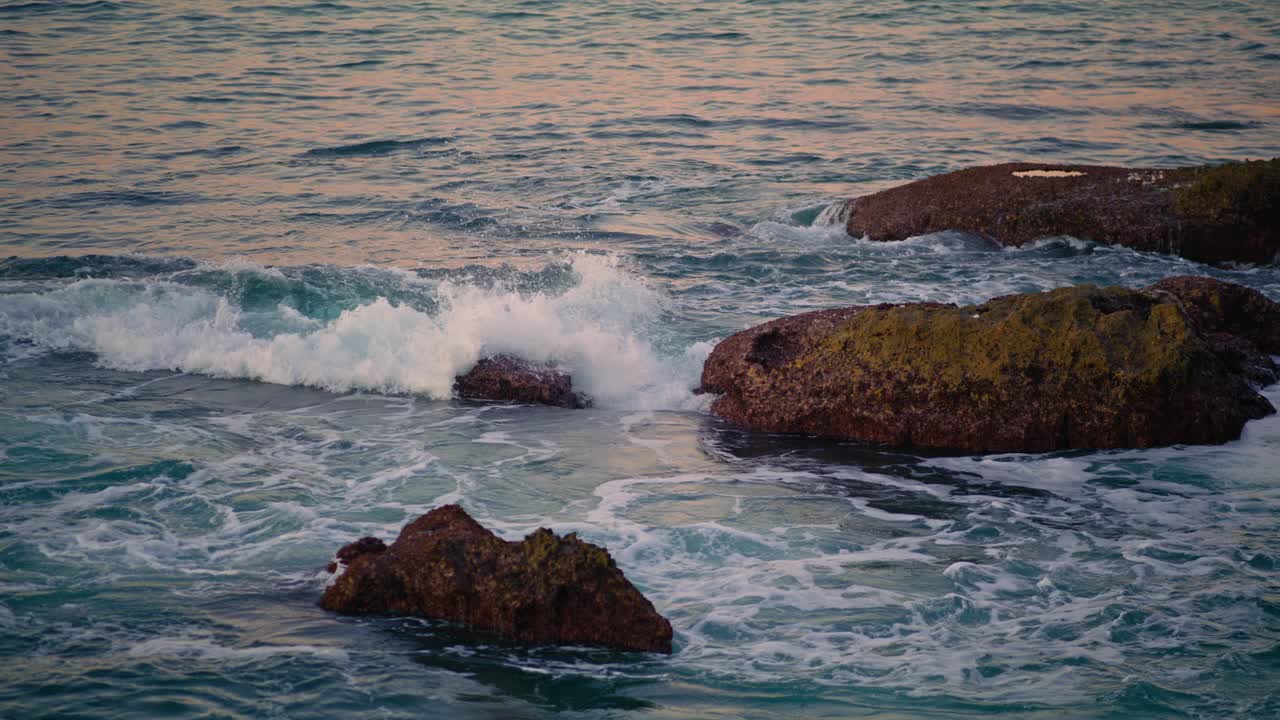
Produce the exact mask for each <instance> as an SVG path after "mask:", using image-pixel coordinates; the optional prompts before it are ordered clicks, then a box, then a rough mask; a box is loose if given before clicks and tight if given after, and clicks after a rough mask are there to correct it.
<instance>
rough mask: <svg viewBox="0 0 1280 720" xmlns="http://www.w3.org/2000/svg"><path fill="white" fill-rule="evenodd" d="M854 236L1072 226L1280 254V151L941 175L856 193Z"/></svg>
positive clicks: (1014, 242)
mask: <svg viewBox="0 0 1280 720" xmlns="http://www.w3.org/2000/svg"><path fill="white" fill-rule="evenodd" d="M845 212H846V213H847V223H846V229H847V230H848V231H849V234H851V235H854V236H855V237H868V238H870V239H872V240H904V239H906V238H908V237H912V236H915V235H923V234H926V233H931V232H938V231H941V230H959V231H963V232H970V233H975V234H978V235H982V236H984V237H986V238H988V239H991V240H993V241H995V242H998V243H1000V244H1002V245H1010V246H1021V245H1023V244H1025V243H1027V242H1030V241H1032V240H1035V239H1036V238H1040V237H1045V236H1052V235H1071V236H1074V237H1079V238H1086V239H1089V240H1094V241H1097V242H1102V243H1109V244H1115V245H1124V246H1127V247H1132V248H1135V249H1137V250H1147V251H1153V252H1164V253H1171V254H1174V255H1181V256H1183V257H1186V258H1189V259H1192V260H1197V261H1200V262H1208V263H1223V262H1253V263H1270V262H1274V261H1275V260H1276V257H1277V254H1280V159H1272V160H1265V161H1263V160H1259V161H1252V162H1243V163H1231V164H1227V165H1220V166H1216V167H1198V168H1176V169H1167V170H1153V169H1135V168H1121V167H1105V166H1095V165H1040V164H1033V163H1007V164H1003V165H990V166H984V167H976V168H969V169H966V170H959V171H956V172H951V173H946V174H944V175H936V176H934V177H930V178H925V179H923V180H918V181H916V182H913V183H908V184H906V185H902V186H899V187H895V188H890V189H888V190H884V191H882V192H878V193H874V194H871V195H866V196H863V197H859V198H854V199H853V200H850V201H849V203H848V205H847V207H846V209H845Z"/></svg>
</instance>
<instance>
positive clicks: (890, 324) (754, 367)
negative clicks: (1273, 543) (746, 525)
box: [702, 278, 1280, 452]
mask: <svg viewBox="0 0 1280 720" xmlns="http://www.w3.org/2000/svg"><path fill="white" fill-rule="evenodd" d="M1213 297H1217V298H1218V299H1219V301H1220V303H1222V304H1223V306H1224V307H1225V306H1226V305H1229V304H1231V303H1235V302H1239V301H1240V299H1241V298H1243V297H1247V298H1248V299H1249V302H1252V303H1255V304H1256V308H1255V309H1256V310H1257V311H1258V312H1262V313H1264V314H1268V315H1267V317H1275V315H1274V314H1275V313H1276V312H1277V311H1280V307H1278V306H1277V305H1276V303H1274V302H1271V301H1270V300H1268V299H1267V298H1265V297H1263V296H1262V295H1261V294H1259V293H1256V292H1255V291H1252V290H1249V289H1247V288H1241V287H1240V286H1236V285H1232V284H1230V283H1222V282H1219V281H1215V280H1211V279H1208V278H1193V279H1186V278H1178V279H1173V280H1167V281H1164V282H1163V283H1161V284H1160V285H1157V286H1155V287H1154V288H1149V289H1148V290H1145V291H1138V290H1129V289H1125V288H1119V287H1109V288H1099V287H1095V286H1091V285H1084V286H1079V287H1071V288H1062V289H1058V290H1053V291H1050V292H1045V293H1033V294H1025V295H1011V296H1007V297H1001V298H996V299H994V300H991V301H989V302H987V303H984V304H982V305H977V306H965V307H958V306H955V305H942V304H936V303H918V304H910V305H878V306H867V307H851V308H844V309H838V310H825V311H819V312H812V313H806V314H803V315H796V316H793V317H786V318H781V319H779V320H774V321H772V322H767V323H764V324H763V325H759V326H757V327H754V328H751V329H749V330H745V331H743V332H740V333H737V334H736V335H733V336H731V337H729V338H727V339H726V340H724V341H723V342H721V343H720V344H719V345H718V346H717V347H716V348H715V350H714V351H713V352H712V353H711V355H710V357H709V358H708V359H707V362H706V365H705V366H704V368H703V374H702V384H703V388H704V390H707V391H709V392H715V393H721V394H722V395H721V397H719V398H718V399H717V400H716V401H715V403H714V404H713V405H712V408H711V409H712V412H714V413H715V414H717V415H720V416H722V417H724V418H726V419H728V420H730V421H732V422H734V423H737V424H740V425H743V426H746V427H748V428H753V429H758V430H764V431H771V432H788V433H805V434H811V435H823V436H830V437H838V438H849V439H855V440H861V441H867V442H873V443H883V444H887V445H892V446H917V447H928V448H938V449H950V450H960V451H966V452H1044V451H1052V450H1061V449H1067V448H1124V447H1149V446H1155V445H1169V444H1175V443H1220V442H1225V441H1228V440H1232V439H1235V438H1237V437H1239V435H1240V431H1241V429H1242V427H1243V426H1244V424H1245V422H1246V421H1248V420H1251V419H1254V418H1259V417H1263V416H1264V415H1267V414H1270V413H1272V412H1274V411H1275V410H1274V408H1273V407H1272V406H1271V403H1270V402H1269V401H1268V400H1267V399H1266V398H1264V397H1262V396H1261V395H1259V394H1258V392H1257V391H1256V390H1255V389H1254V387H1253V385H1252V384H1251V382H1250V381H1251V380H1252V381H1254V382H1258V381H1265V380H1266V379H1267V372H1271V373H1274V370H1275V367H1274V365H1273V364H1272V362H1271V359H1270V357H1269V356H1268V355H1267V352H1270V351H1272V349H1271V348H1272V346H1270V345H1265V346H1264V344H1263V343H1261V342H1258V340H1257V337H1256V336H1255V335H1251V334H1250V333H1251V331H1252V330H1253V329H1255V327H1256V326H1255V325H1254V324H1253V323H1251V321H1249V319H1248V318H1242V317H1238V314H1237V313H1235V312H1233V311H1224V312H1222V313H1220V314H1216V315H1215V314H1214V312H1212V311H1211V310H1208V309H1205V308H1212V307H1213V306H1214V301H1213V300H1212V298H1213ZM1188 308H1190V309H1188ZM1262 336H1265V337H1267V338H1272V336H1270V335H1268V334H1267V333H1262ZM1271 341H1272V340H1271V339H1268V340H1266V342H1267V343H1270V342H1271ZM1272 377H1274V375H1272Z"/></svg>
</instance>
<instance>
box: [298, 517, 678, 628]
mask: <svg viewBox="0 0 1280 720" xmlns="http://www.w3.org/2000/svg"><path fill="white" fill-rule="evenodd" d="M371 541H372V542H371ZM343 553H346V558H344V557H343ZM339 559H340V560H342V561H343V563H344V564H345V565H346V569H345V571H344V572H343V573H342V574H341V575H340V576H338V577H337V578H336V579H335V580H334V582H333V583H332V584H331V585H330V586H329V587H328V589H326V590H325V593H324V598H323V599H322V600H321V605H322V606H323V607H324V608H325V609H327V610H333V611H336V612H341V613H350V614H370V613H376V614H398V615H417V616H422V617H427V618H435V619H440V620H452V621H455V622H460V623H465V624H467V625H471V626H473V627H476V628H481V629H484V630H491V631H494V632H497V633H498V634H500V635H502V636H505V637H507V638H511V639H513V640H518V641H522V642H529V643H560V644H570V645H599V646H604V647H609V648H615V649H618V650H638V651H648V652H664V653H669V652H671V635H672V633H671V624H670V623H668V622H667V620H666V619H665V618H663V617H662V616H661V615H659V614H658V613H657V611H656V610H654V608H653V604H652V603H650V602H649V601H648V600H647V599H646V598H645V597H644V596H643V595H641V594H640V591H639V590H636V588H635V587H634V586H633V585H632V584H631V583H630V582H628V581H627V579H626V578H625V577H623V575H622V571H621V570H619V569H618V567H617V566H616V565H615V564H614V562H613V559H612V558H611V557H609V553H608V552H607V551H606V550H605V549H604V548H601V547H598V546H596V545H592V544H590V543H587V542H583V541H582V540H580V539H579V538H578V537H577V535H575V534H572V533H571V534H569V535H566V536H564V537H559V536H557V535H556V534H555V533H553V532H551V531H550V530H547V529H546V528H541V529H539V530H537V531H535V532H533V533H531V534H530V535H529V536H528V537H526V538H525V539H524V540H523V541H521V542H507V541H505V540H502V539H500V538H498V537H497V536H495V535H494V534H493V533H491V532H489V531H488V530H486V529H484V528H483V527H481V526H480V524H479V523H477V522H476V521H475V520H473V519H472V518H471V516H469V515H467V513H466V511H464V510H463V509H462V508H461V507H459V506H457V505H445V506H443V507H438V508H436V509H434V510H432V511H431V512H429V513H427V514H426V515H423V516H422V517H419V518H418V519H417V520H414V521H413V522H411V523H409V524H408V525H406V526H405V527H404V529H403V530H401V531H400V536H399V537H398V538H396V541H395V542H393V543H392V544H391V545H390V546H389V547H388V546H384V545H382V544H381V542H379V541H377V540H374V539H373V538H365V539H363V540H360V541H357V542H355V543H352V544H351V545H347V546H346V547H344V548H343V549H342V550H340V551H339Z"/></svg>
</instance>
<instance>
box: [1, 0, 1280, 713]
mask: <svg viewBox="0 0 1280 720" xmlns="http://www.w3.org/2000/svg"><path fill="white" fill-rule="evenodd" d="M1274 16H1275V12H1274V7H1273V6H1272V4H1271V3H1269V2H1266V1H1261V2H1238V3H1231V4H1225V5H1221V6H1214V7H1207V6H1206V5H1205V4H1204V3H1193V2H1181V1H1177V0H1175V1H1173V2H1166V3H1162V4H1161V5H1160V6H1159V7H1158V8H1156V7H1152V6H1150V5H1149V4H1147V3H1140V2H1129V1H1124V2H1113V3H1106V4H1097V5H1096V6H1095V5H1084V4H1070V3H1067V4H1062V3H1059V4H1053V5H1047V4H1037V5H1028V4H1025V3H1006V2H994V3H986V4H983V5H982V6H971V5H966V4H961V3H934V4H929V5H921V4H918V3H901V2H882V1H876V2H866V3H860V4H849V3H829V2H805V3H788V2H753V3H718V4H717V3H683V4H681V3H662V4H654V3H649V2H620V3H617V2H615V3H582V2H556V3H536V4H534V3H522V4H518V5H512V6H510V7H506V8H498V7H494V5H493V4H492V3H479V2H459V3H447V4H441V3H420V2H397V3H342V2H314V3H313V2H305V3H287V4H274V5H272V4H265V5H262V4H258V5H254V4H238V5H237V4H216V3H169V4H165V3H141V2H134V1H133V0H120V1H118V2H101V1H95V2H70V3H67V2H19V3H9V4H6V5H3V6H0V38H2V39H3V42H0V52H3V53H4V56H5V68H6V69H5V77H6V79H8V80H10V81H11V82H7V83H0V127H4V129H5V133H4V137H3V140H0V171H2V172H0V219H2V220H3V221H2V222H0V250H3V252H2V253H0V255H5V256H8V255H12V256H13V257H9V258H8V259H0V663H2V664H3V667H4V671H3V672H2V673H0V716H3V717H10V716H12V717H22V718H43V717H48V718H53V717H116V718H143V717H146V718H151V717H193V718H195V717H231V718H261V717H271V716H283V717H307V718H313V717H314V718H327V717H342V718H349V717H352V716H358V717H364V716H374V717H385V718H421V717H423V716H424V714H425V715H426V716H431V717H434V716H440V717H448V718H495V717H499V718H508V717H514V718H543V717H546V718H551V717H555V718H560V717H570V718H646V717H653V718H704V717H733V718H739V717H742V718H793V717H801V718H803V717H812V718H819V717H822V718H831V717H840V718H844V717H902V718H955V717H970V718H986V717H991V716H1006V717H1018V718H1036V717H1039V718H1053V720H1060V719H1061V718H1097V717H1110V718H1147V717H1152V718H1175V717H1195V718H1232V717H1235V718H1262V717H1272V716H1277V715H1280V695H1278V694H1277V692H1276V689H1275V688H1277V687H1280V551H1278V550H1277V548H1280V494H1277V489H1276V482H1275V479H1276V478H1275V476H1276V472H1275V470H1274V468H1277V467H1280V419H1278V418H1277V417H1274V416H1273V417H1271V418H1267V419H1264V420H1261V421H1257V422H1254V423H1251V424H1250V425H1249V426H1248V427H1247V428H1246V431H1245V435H1244V437H1242V438H1241V439H1240V440H1239V441H1237V442H1234V443H1230V444H1227V445H1225V446H1222V447H1177V448H1164V449H1157V450H1146V451H1124V452H1105V453H1089V452H1073V453H1061V454H1055V455H1037V456H1024V455H1004V456H994V457H965V456H961V457H954V456H933V455H920V454H912V453H900V452H889V451H884V450H881V449H876V448H868V447H864V446H859V445H853V444H846V443H832V442H825V441H816V440H808V439H804V438H787V437H777V436H761V435H754V434H749V433H744V432H742V431H740V430H737V429H735V428H732V427H728V426H726V425H724V424H723V423H721V422H719V421H718V420H716V419H715V418H713V417H712V416H710V415H709V414H708V413H707V412H706V410H705V404H706V402H707V398H706V397H705V396H700V395H697V394H695V393H694V392H692V390H693V388H696V387H697V386H698V384H699V373H700V368H701V362H702V360H703V358H704V357H705V355H706V353H707V352H708V351H709V349H710V348H711V347H712V345H713V344H714V343H715V342H716V341H717V340H718V339H720V338H723V337H725V336H727V335H729V334H730V333H733V332H736V331H737V330H740V329H742V328H744V327H747V326H749V325H751V324H754V323H757V322H760V321H763V320H767V319H771V318H773V317H777V316H779V315H782V314H787V313H796V312H802V311H806V310H811V309H816V308H824V307H832V306H841V305H850V304H860V303H879V302H909V301H938V302H956V303H971V302H979V301H983V300H986V299H988V298H991V297H993V296H997V295H1002V294H1007V293H1013V292H1028V291H1036V290H1044V289H1048V288H1054V287H1060V286H1064V285H1071V284H1077V283H1098V284H1121V285H1126V286H1131V287H1140V286H1144V285H1147V284H1149V283H1152V282H1155V281H1156V280H1159V279H1160V278H1163V277H1168V276H1171V275H1178V274H1187V273H1203V274H1210V275H1213V276H1215V277H1220V278H1222V279H1226V280H1231V281H1234V282H1240V283H1244V284H1247V285H1250V286H1252V287H1255V288H1258V289H1260V290H1261V291H1263V292H1265V293H1267V294H1269V295H1270V296H1271V297H1273V298H1280V270H1277V269H1276V268H1274V267H1261V268H1259V267H1234V268H1209V267H1205V266H1199V265H1196V264H1194V263H1189V262H1186V261H1184V260H1180V259H1177V258H1171V257H1163V256H1156V255H1148V254H1142V253H1135V252H1132V251H1130V250H1125V249H1119V248H1112V247H1106V246H1099V245H1095V244H1093V243H1090V242H1087V241H1083V240H1080V239H1076V238H1047V239H1044V240H1041V241H1039V242H1037V243H1035V244H1033V245H1031V246H1028V247H1026V248H1023V249H1019V250H1004V249H999V248H996V247H993V246H992V245H990V244H988V243H986V242H984V241H982V240H981V239H978V238H974V237H971V236H964V235H960V234H954V233H941V234H937V235H930V236H925V237H918V238H912V239H910V240H908V241H905V242H902V243H895V244H879V243H872V242H865V241H861V240H858V239H854V238H850V237H847V236H846V235H845V234H844V232H843V231H842V230H841V228H840V227H839V223H838V217H837V213H834V212H832V211H830V210H829V208H830V207H832V203H833V201H835V200H838V199H840V198H843V197H847V196H850V195H854V194H861V193H864V192H869V191H873V190H877V189H880V188H883V187H886V186H888V185H891V184H895V183H898V182H902V181H905V180H908V179H914V178H918V177H922V176H924V175H928V174H931V173H934V172H941V171H945V170H952V169H957V168H959V167H962V166H965V165H971V164H982V163H991V162H999V161H1004V160H1024V159H1043V160H1045V161H1055V162H1085V163H1114V164H1131V165H1144V166H1169V165H1177V164H1189V163H1205V162H1216V161H1219V160H1224V159H1240V158H1245V157H1254V158H1257V157H1271V156H1275V155H1278V154H1280V142H1277V132H1276V116H1275V112H1274V108H1273V107H1272V106H1273V105H1274V103H1273V102H1271V99H1272V98H1273V96H1274V94H1275V93H1274V84H1275V83H1274V78H1275V76H1276V68H1277V62H1280V55H1278V54H1277V51H1276V38H1277V35H1278V33H1280V25H1277V21H1276V19H1275V17H1274ZM1135 28H1140V29H1141V32H1135ZM493 352H514V353H518V354H521V355H524V356H526V357H530V358H533V359H537V360H546V361H549V362H553V363H555V364H557V365H559V366H561V367H563V368H564V369H566V370H568V371H569V372H571V373H572V375H573V377H574V382H575V384H576V385H578V386H579V387H580V388H582V389H585V390H587V391H588V392H590V393H591V394H592V395H593V396H594V397H595V399H596V401H597V404H596V406H595V407H593V408H591V409H589V410H582V411H566V410H561V409H556V408H541V407H518V406H498V405H482V404H473V403H468V402H459V401H454V400H451V399H449V388H450V385H451V383H452V378H453V376H454V374H456V373H457V372H461V371H463V370H465V369H466V368H467V367H469V366H470V364H471V363H474V362H475V360H476V359H477V358H479V357H481V356H483V355H485V354H489V353H493ZM1266 392H1267V394H1268V397H1270V398H1271V400H1272V401H1273V402H1274V403H1277V404H1280V395H1278V394H1277V390H1276V388H1271V389H1269V390H1267V391H1266ZM446 502H460V503H461V504H463V505H464V506H465V507H466V508H467V509H468V511H469V512H471V513H472V514H473V515H475V516H476V517H477V518H478V519H479V520H480V521H481V522H483V523H484V524H485V525H486V526H489V527H492V528H494V529H495V530H496V531H497V532H498V533H499V534H500V535H502V536H503V537H507V538H517V537H519V536H521V535H523V534H525V533H527V532H529V531H531V530H533V529H534V528H537V527H540V526H549V527H552V528H555V529H556V530H558V531H561V532H571V531H572V532H578V533H580V534H581V535H582V536H583V537H585V538H586V539H588V540H590V541H592V542H597V543H601V544H604V545H606V546H607V547H608V548H609V549H610V550H611V552H612V553H613V555H614V557H615V558H616V559H617V562H618V563H619V565H620V566H621V567H622V568H623V569H624V571H625V572H626V574H627V575H628V577H629V578H631V579H632V580H633V581H634V582H635V583H636V584H637V585H638V586H639V587H640V588H641V589H642V590H643V591H644V592H645V593H646V594H647V595H648V596H649V597H650V598H651V599H652V600H653V602H654V603H655V605H656V606H657V607H658V609H659V610H660V611H661V612H662V613H664V614H665V615H667V616H668V617H669V618H670V619H671V622H672V624H673V626H674V627H675V631H676V639H675V643H676V651H675V653H674V654H673V655H671V656H670V657H650V656H634V655H625V654H617V653H611V652H605V651H599V650H592V649H585V648H549V647H536V648H530V647H522V646H516V645H513V644H510V643H506V642H503V641H501V640H499V639H496V638H494V637H491V636H488V635H485V634H482V633H476V632H472V631H469V630H467V629H464V628H459V627H456V626H450V625H445V624H440V623H433V622H425V621H420V620H413V619H406V618H347V617H338V616H334V615H330V614H327V613H324V612H322V611H321V610H320V609H319V608H318V607H317V605H316V602H317V600H318V598H319V595H320V593H321V591H322V588H323V587H324V583H325V581H326V579H327V576H326V574H325V573H324V572H323V567H324V565H325V564H326V563H327V562H328V561H329V559H330V557H331V555H332V553H333V551H334V550H335V549H337V548H338V547H340V546H341V545H342V544H344V543H346V542H349V541H351V540H353V539H355V538H358V537H361V536H364V535H376V536H380V537H383V538H390V537H392V536H393V535H394V534H395V533H396V532H397V531H398V530H399V528H400V527H401V526H402V525H403V524H404V523H405V522H406V521H408V520H410V519H412V518H414V517H416V516H417V515H419V514H421V513H423V512H426V511H427V510H428V509H430V508H432V507H434V506H436V505H439V504H441V503H446Z"/></svg>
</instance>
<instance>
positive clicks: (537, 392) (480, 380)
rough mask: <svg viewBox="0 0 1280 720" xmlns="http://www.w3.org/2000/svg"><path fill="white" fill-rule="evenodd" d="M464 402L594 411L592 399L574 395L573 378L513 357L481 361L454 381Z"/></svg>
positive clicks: (552, 367)
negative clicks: (549, 406)
mask: <svg viewBox="0 0 1280 720" xmlns="http://www.w3.org/2000/svg"><path fill="white" fill-rule="evenodd" d="M453 392H454V394H456V395H457V396H458V397H460V398H467V399H473V400H491V401H496V402H514V403H528V404H538V405H551V406H554V407H563V408H585V407H590V405H591V398H590V397H589V396H587V395H586V394H585V393H580V392H574V390H573V378H572V377H570V375H569V374H568V373H566V372H564V371H562V370H559V369H557V368H556V367H555V366H554V365H549V364H545V363H533V362H529V361H528V360H524V359H521V358H518V357H515V356H513V355H494V356H492V357H486V358H481V359H480V361H479V362H477V363H476V364H475V366H474V367H472V368H471V370H470V371H468V372H467V373H465V374H463V375H459V376H457V377H455V378H454V381H453Z"/></svg>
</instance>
